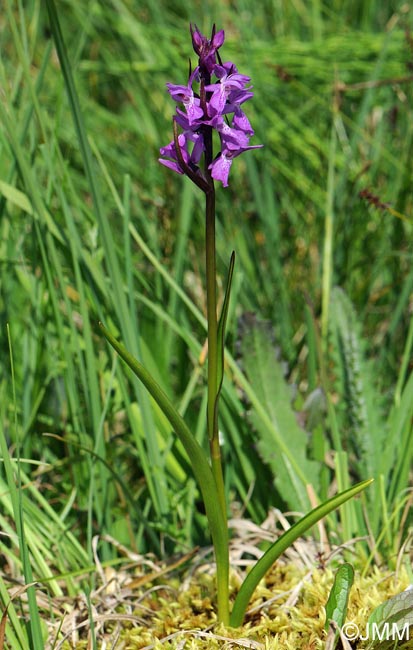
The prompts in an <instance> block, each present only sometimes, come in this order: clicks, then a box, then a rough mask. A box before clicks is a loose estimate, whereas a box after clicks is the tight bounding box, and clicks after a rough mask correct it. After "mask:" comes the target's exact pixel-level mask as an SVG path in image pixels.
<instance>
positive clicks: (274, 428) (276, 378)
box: [240, 317, 320, 510]
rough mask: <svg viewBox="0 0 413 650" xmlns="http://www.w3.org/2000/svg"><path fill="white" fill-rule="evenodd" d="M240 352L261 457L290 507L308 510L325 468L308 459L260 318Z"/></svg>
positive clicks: (249, 326)
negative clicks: (309, 486)
mask: <svg viewBox="0 0 413 650" xmlns="http://www.w3.org/2000/svg"><path fill="white" fill-rule="evenodd" d="M240 346H241V355H242V366H243V369H244V372H245V374H246V376H247V379H248V382H249V383H250V385H251V388H252V390H253V392H254V396H256V398H257V401H256V402H254V403H253V404H252V406H251V410H250V414H249V415H250V419H251V422H252V424H253V426H254V427H255V429H256V431H257V434H258V441H257V449H258V452H259V453H260V455H261V457H262V459H263V460H264V462H266V463H267V464H268V465H269V467H270V469H271V470H272V472H273V474H274V477H275V479H274V481H275V484H276V486H277V489H278V491H279V492H280V494H281V496H282V498H283V499H284V501H285V502H286V503H287V504H288V507H289V508H291V509H292V510H296V509H299V510H307V509H308V507H309V502H308V497H307V492H306V485H307V484H309V483H311V484H312V486H313V488H314V490H315V491H316V492H317V490H318V483H319V471H320V466H319V464H318V463H317V462H315V461H312V460H309V459H308V458H307V456H306V448H307V444H308V436H307V433H306V432H305V431H304V429H302V428H301V426H300V425H299V424H298V421H297V418H296V414H295V412H294V410H293V408H292V405H291V400H292V390H291V387H290V386H289V385H288V384H287V382H286V381H285V379H284V369H283V366H282V363H281V362H280V361H279V360H278V359H277V354H276V349H275V347H274V345H273V342H272V335H271V331H270V329H269V327H268V324H267V323H263V322H260V321H257V319H256V318H255V317H248V318H246V319H244V324H243V331H242V333H241V339H240Z"/></svg>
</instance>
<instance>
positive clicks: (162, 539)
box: [0, 0, 413, 650]
mask: <svg viewBox="0 0 413 650" xmlns="http://www.w3.org/2000/svg"><path fill="white" fill-rule="evenodd" d="M56 4H57V8H58V17H59V21H60V25H61V29H62V35H63V38H64V41H65V43H66V48H67V52H68V59H69V65H70V69H71V72H72V75H73V78H74V82H75V86H74V87H73V88H71V87H70V86H68V81H67V79H66V80H65V79H64V76H63V74H62V67H61V63H59V59H58V57H57V53H56V49H55V41H54V40H53V39H52V34H51V30H50V25H49V19H48V15H47V11H46V5H45V3H43V2H41V0H29V1H28V2H26V3H21V2H20V1H18V2H13V1H12V0H5V3H4V10H3V12H2V15H1V16H0V27H1V29H0V39H1V48H0V51H1V61H0V87H1V101H0V125H1V126H0V146H1V156H0V231H1V237H0V262H1V268H2V273H1V276H0V314H1V320H0V322H1V328H0V345H1V350H2V360H3V361H2V364H1V374H0V394H1V398H2V399H1V400H0V440H1V455H2V458H3V463H2V466H1V468H0V495H1V497H0V498H1V508H0V523H1V529H2V535H1V537H0V545H1V546H0V548H1V553H2V556H3V560H2V572H1V575H0V598H1V600H2V602H3V604H4V605H6V604H7V603H9V605H8V609H7V626H6V628H5V631H6V638H7V643H8V645H9V647H11V648H26V647H31V648H36V650H37V649H38V648H39V649H40V648H42V647H43V641H42V638H43V636H44V634H45V631H44V629H43V627H42V622H41V618H40V617H39V615H38V613H37V612H38V608H39V606H40V607H42V608H43V607H44V604H42V603H40V605H39V594H41V593H45V594H47V597H48V598H49V602H50V603H52V602H53V600H54V599H58V598H59V597H61V596H62V595H63V593H64V594H65V595H68V596H69V597H72V598H75V597H76V596H78V595H79V593H82V594H84V598H85V601H86V603H87V608H88V610H89V612H91V611H92V601H91V597H90V594H94V593H95V587H96V583H97V580H98V578H97V569H98V568H99V567H100V566H102V567H104V568H106V569H108V568H109V567H111V566H113V567H116V570H117V571H119V572H120V571H121V570H123V569H122V565H124V564H126V565H127V564H128V563H129V561H130V557H129V555H128V554H125V551H124V550H122V549H124V548H127V549H129V550H130V552H134V553H139V554H140V555H143V554H145V553H153V554H155V556H156V557H158V558H165V557H170V556H171V555H174V554H185V553H187V552H189V550H190V549H192V548H193V547H194V546H195V545H201V546H205V545H207V544H209V543H210V540H209V536H208V529H207V526H206V520H205V515H204V512H203V510H202V507H201V504H200V498H199V493H198V490H197V487H196V484H195V482H194V480H193V476H192V473H191V469H190V467H189V463H188V459H187V457H186V455H185V451H184V450H183V448H182V446H181V445H180V443H179V442H177V440H176V439H175V437H174V436H173V435H172V433H171V427H170V425H169V423H168V421H167V419H166V418H165V416H164V414H163V413H162V412H161V410H160V409H159V407H158V406H157V404H156V403H155V402H154V401H153V400H152V399H151V398H149V397H148V395H147V394H146V393H145V391H144V389H143V388H142V386H141V385H140V383H139V382H138V380H137V379H136V378H135V377H134V376H133V375H132V374H129V372H128V370H126V369H125V366H124V365H123V364H122V363H121V362H120V360H119V358H118V357H117V356H116V355H114V354H113V352H112V351H111V349H110V348H109V347H108V345H107V343H106V341H105V340H104V338H103V336H102V333H101V331H100V329H99V327H98V322H99V321H103V322H104V323H105V324H106V325H107V327H108V328H109V329H110V331H112V332H113V333H114V335H115V336H116V338H118V339H121V340H122V341H123V342H124V343H125V345H126V347H127V348H128V349H129V350H130V351H131V352H132V353H133V354H134V355H135V356H136V357H137V358H138V359H139V360H140V361H142V362H143V364H144V366H145V367H146V368H147V369H148V370H149V371H150V372H151V374H152V375H153V376H154V377H155V379H156V380H157V382H158V383H159V384H160V386H161V387H162V388H163V389H164V391H165V392H166V394H167V395H168V396H169V397H170V399H171V400H172V402H173V404H174V405H175V406H176V407H177V409H178V410H179V412H180V414H181V415H183V416H185V419H186V421H187V422H188V423H189V425H190V428H191V430H192V431H195V435H196V438H197V440H198V442H199V443H200V444H201V445H205V443H206V429H205V411H206V400H207V393H206V385H205V377H206V368H205V337H206V320H205V313H206V296H205V293H204V287H205V275H204V273H205V271H204V262H203V257H204V256H203V247H204V235H203V229H204V224H203V217H202V214H203V212H202V197H199V195H198V192H197V191H196V188H194V187H193V186H192V185H191V183H190V182H189V180H188V179H182V178H176V177H174V176H173V175H172V174H170V173H168V170H165V169H164V168H163V167H162V166H161V165H159V163H158V157H159V147H160V146H162V145H164V144H165V143H166V142H168V140H169V139H170V133H171V118H172V110H171V105H170V102H169V98H168V95H167V93H166V89H165V83H166V82H167V81H174V82H175V81H176V80H177V78H178V79H179V78H185V75H186V74H187V69H188V58H189V57H192V55H193V53H192V52H191V51H190V50H189V48H188V43H189V22H190V21H192V22H196V23H197V24H198V26H199V27H200V29H202V30H204V31H205V32H207V33H208V32H209V31H210V28H211V24H212V23H213V22H215V23H216V25H217V27H218V28H221V27H222V28H224V29H225V32H226V45H225V47H226V54H227V55H228V56H229V58H233V59H235V58H236V60H237V64H239V67H240V69H241V67H242V70H243V72H246V73H248V74H249V75H250V76H251V77H252V79H253V82H254V93H255V95H254V101H253V102H251V111H252V113H253V116H252V117H251V121H252V122H253V125H254V128H255V131H256V142H260V143H264V144H265V147H264V149H263V150H262V151H261V152H260V154H259V156H258V155H253V153H246V154H245V156H243V157H242V158H240V159H237V165H235V164H234V166H233V169H232V170H231V184H230V187H229V188H227V189H225V190H223V189H221V188H220V189H219V191H218V198H217V217H218V223H217V247H218V250H217V254H218V275H219V277H220V278H221V281H222V284H221V285H220V286H219V297H220V300H221V302H222V299H223V294H224V288H223V285H224V283H225V276H226V272H227V265H228V259H229V256H230V253H231V251H232V250H235V251H236V255H237V261H236V267H235V272H234V278H233V285H232V294H231V304H230V308H229V313H228V319H227V354H226V368H225V378H224V383H223V387H222V396H221V421H220V431H221V435H222V439H223V441H224V444H223V446H222V450H223V455H224V459H223V460H224V468H225V490H226V500H227V502H229V503H231V514H232V515H234V516H238V515H240V514H241V515H242V516H245V517H248V519H250V520H251V521H252V522H255V523H260V522H262V521H263V519H264V518H265V517H266V516H267V513H268V512H269V511H270V510H271V509H272V508H277V509H279V510H281V511H285V510H288V511H293V512H297V511H298V512H301V513H302V512H306V511H308V510H309V509H310V507H311V506H314V505H316V503H319V502H321V501H323V500H325V499H326V498H328V497H329V496H331V494H333V493H335V492H336V491H337V490H339V491H341V490H344V489H347V488H349V487H350V485H353V484H354V483H355V482H356V481H359V480H360V481H361V480H366V479H368V478H370V477H372V478H374V479H375V481H374V484H373V485H372V486H370V487H369V488H368V490H366V492H365V494H364V495H363V497H362V498H361V499H359V500H354V501H352V502H348V503H347V504H346V505H345V506H343V507H342V509H341V510H340V512H339V513H336V514H330V515H329V518H328V519H327V520H326V523H325V528H322V529H321V533H320V532H319V533H318V534H321V541H322V542H325V540H326V538H328V539H329V540H330V543H333V544H341V543H344V542H346V541H348V540H350V539H352V538H355V537H361V538H363V540H362V541H360V543H359V544H358V545H357V546H356V552H355V555H354V556H353V561H354V562H355V564H356V566H357V568H358V570H359V571H361V572H362V573H363V574H367V573H368V571H369V569H370V567H371V565H372V564H373V563H374V564H376V565H379V566H385V567H387V569H389V570H392V569H394V568H395V567H396V563H397V562H398V561H404V559H406V564H407V555H406V556H403V552H404V551H406V552H407V550H408V545H409V535H410V534H411V533H410V531H411V526H412V520H411V512H412V510H411V499H412V496H411V494H412V493H411V481H412V476H411V460H412V457H413V435H412V422H413V419H412V416H413V413H412V411H413V395H412V392H413V375H412V372H411V362H410V360H411V355H412V343H413V325H412V320H411V318H410V312H411V296H412V285H413V270H412V269H413V265H412V253H411V247H410V246H409V242H410V239H411V236H412V230H413V227H412V193H411V185H412V168H411V162H410V161H411V159H412V149H413V147H412V142H413V139H412V136H413V126H412V125H413V119H412V108H411V107H412V92H413V91H412V80H413V76H412V75H413V72H412V68H413V39H412V36H411V29H412V15H411V9H410V7H409V5H408V4H407V3H402V2H389V3H385V4H384V3H379V2H378V1H376V0H368V1H366V2H363V3H353V2H351V1H350V0H348V1H347V2H344V3H343V2H338V1H337V2H336V1H335V0H334V1H333V2H329V3H324V4H322V3H320V2H317V1H316V0H314V1H313V2H311V3H310V2H309V3H301V4H300V5H298V4H296V3H293V2H286V1H285V2H283V1H282V0H279V1H278V2H274V3H267V2H263V3H262V4H261V5H258V6H257V3H255V4H254V3H251V2H248V1H247V0H243V1H242V2H241V1H240V2H238V3H235V4H234V3H229V2H227V1H224V2H221V3H218V2H215V1H213V0H209V1H208V2H205V3H203V4H202V6H201V5H200V6H198V5H196V6H195V7H194V6H193V3H189V2H185V1H183V2H180V3H174V2H170V3H167V2H165V3H164V2H159V1H157V2H151V1H150V0H144V1H142V2H139V3H138V2H134V1H133V0H129V1H127V0H111V1H110V2H107V3H100V2H91V3H82V2H78V1H76V0H72V1H71V2H60V1H59V2H57V3H56ZM303 5H304V6H303ZM327 5H328V6H327ZM235 54H236V57H235ZM232 55H234V56H232ZM177 69H178V70H179V74H178V75H177V74H176V71H177ZM75 96H77V97H78V98H79V105H80V112H77V110H76V106H75V104H74V102H73V98H74V97H75ZM82 125H83V126H82ZM86 138H87V141H88V145H89V146H87V144H86ZM89 148H90V152H91V154H89V153H88V152H89ZM309 486H310V487H309ZM293 520H294V517H293V518H292V520H291V523H292V522H293ZM261 547H262V550H264V548H265V544H262V545H261ZM100 563H102V564H101V565H100ZM108 570H109V569H108ZM406 570H407V569H406ZM10 580H12V581H13V580H15V581H17V582H18V584H21V585H23V584H25V585H31V584H32V583H33V582H34V581H37V584H38V585H39V584H40V585H41V587H38V588H37V587H36V588H34V587H33V586H29V587H24V588H23V592H25V591H26V590H27V600H28V606H29V608H30V625H29V626H28V628H26V627H25V626H24V625H23V623H22V621H21V619H20V615H19V612H20V609H19V608H20V607H21V606H22V607H23V606H24V607H25V605H22V604H21V603H20V600H21V599H22V600H24V598H23V596H25V593H23V592H20V591H17V595H16V596H15V600H14V601H13V602H10V593H9V591H8V590H9V589H10V586H11V585H10ZM36 596H37V597H36ZM46 610H47V612H48V613H47V616H48V617H49V618H52V617H53V616H56V612H54V611H53V607H51V606H50V607H49V606H46ZM3 621H4V622H3V623H2V624H1V625H0V639H1V634H2V631H3V630H4V625H6V618H4V619H3ZM321 627H322V626H321ZM92 636H93V634H92ZM56 638H57V637H56Z"/></svg>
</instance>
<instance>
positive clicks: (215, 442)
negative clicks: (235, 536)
mask: <svg viewBox="0 0 413 650" xmlns="http://www.w3.org/2000/svg"><path fill="white" fill-rule="evenodd" d="M205 197H206V203H205V219H206V221H205V230H206V234H205V263H206V292H207V321H208V406H207V430H208V439H209V446H210V454H211V468H212V474H213V476H214V480H215V486H216V489H217V493H218V502H219V507H220V508H221V511H222V516H223V518H224V520H225V521H226V520H227V509H226V502H225V488H224V477H223V472H222V460H221V449H220V444H219V431H218V409H217V400H218V392H219V384H218V322H217V291H216V249H215V188H214V184H213V181H212V179H210V190H209V191H208V192H206V193H205ZM226 556H227V557H226V565H227V572H226V574H225V573H224V571H220V572H218V570H217V600H218V619H219V620H220V621H221V622H223V623H225V622H226V621H227V620H228V618H227V617H228V611H229V610H228V607H229V552H228V531H227V546H226ZM217 569H218V567H217Z"/></svg>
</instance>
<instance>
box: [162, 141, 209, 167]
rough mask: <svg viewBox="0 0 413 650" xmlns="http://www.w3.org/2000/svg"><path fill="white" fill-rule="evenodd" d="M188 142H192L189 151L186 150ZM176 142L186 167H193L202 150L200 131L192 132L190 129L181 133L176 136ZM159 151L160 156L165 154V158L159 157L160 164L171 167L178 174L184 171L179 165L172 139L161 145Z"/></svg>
mask: <svg viewBox="0 0 413 650" xmlns="http://www.w3.org/2000/svg"><path fill="white" fill-rule="evenodd" d="M189 142H193V143H194V146H193V148H192V152H191V153H189V151H188V143H189ZM178 144H179V149H180V152H181V154H182V159H183V161H184V163H185V164H186V165H188V167H192V168H194V169H195V168H196V167H197V165H198V163H199V161H200V159H201V156H202V154H203V152H204V140H203V137H202V135H201V134H200V133H194V132H191V131H187V132H185V133H181V134H180V135H179V136H178ZM159 151H160V153H161V155H162V156H165V157H166V158H167V160H164V159H163V158H159V162H160V163H161V164H162V165H165V167H169V169H172V170H173V171H175V172H178V174H184V173H185V172H184V170H183V169H182V167H181V165H180V162H179V158H178V154H177V152H176V146H175V141H174V140H172V142H170V143H169V144H168V145H167V146H166V147H161V149H160V150H159ZM169 158H172V160H168V159H169Z"/></svg>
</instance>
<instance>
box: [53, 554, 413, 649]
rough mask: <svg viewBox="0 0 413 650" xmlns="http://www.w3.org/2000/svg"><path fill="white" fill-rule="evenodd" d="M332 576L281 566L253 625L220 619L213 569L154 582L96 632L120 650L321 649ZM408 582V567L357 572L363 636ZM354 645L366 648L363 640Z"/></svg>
mask: <svg viewBox="0 0 413 650" xmlns="http://www.w3.org/2000/svg"><path fill="white" fill-rule="evenodd" d="M333 579H334V569H332V568H330V567H328V568H325V569H320V568H313V569H311V570H309V569H308V568H303V567H299V566H297V565H294V564H287V565H285V564H278V565H276V566H275V567H274V568H273V570H272V571H271V572H270V573H269V574H268V575H267V576H266V579H265V581H262V583H261V584H260V586H259V588H258V589H257V592H256V594H255V597H254V599H253V601H252V602H251V605H250V608H249V615H248V617H247V620H246V623H245V625H244V626H243V627H241V628H239V629H226V628H224V627H223V626H222V625H218V624H217V621H216V615H215V609H214V594H215V586H214V578H213V576H212V574H211V572H210V571H209V570H208V571H205V572H204V571H200V570H198V571H197V572H196V573H195V574H193V575H191V576H190V577H189V578H188V580H184V581H183V580H182V576H181V577H174V578H172V579H170V580H168V581H167V582H163V583H162V584H155V583H152V584H151V585H145V589H143V588H142V589H141V590H140V591H138V592H136V593H133V594H130V595H129V598H128V602H129V603H130V604H132V608H131V609H130V610H129V611H130V614H131V618H132V619H133V620H129V621H125V622H124V623H122V622H117V623H113V621H112V622H110V618H108V624H107V625H106V626H104V627H101V628H100V629H99V630H98V632H97V646H98V648H104V647H116V649H117V650H143V649H144V648H145V649H146V650H149V648H151V650H152V649H153V650H158V649H159V650H160V649H162V650H204V649H205V650H206V649H208V650H213V649H214V648H227V649H232V648H233V649H235V648H252V649H257V650H258V649H259V650H297V649H299V650H317V649H319V648H320V649H321V648H324V645H325V638H326V634H325V632H324V622H325V609H324V605H325V603H326V601H327V598H328V594H329V591H330V589H331V586H332V584H333ZM233 582H234V583H235V582H236V580H235V579H234V580H233ZM408 584H409V580H408V576H407V574H406V573H405V572H404V571H401V572H400V573H399V575H398V576H397V578H396V577H395V576H394V574H391V573H390V572H387V571H381V570H379V569H373V570H372V571H371V573H370V574H369V575H368V576H367V577H360V575H359V576H356V579H355V583H354V586H353V588H352V591H351V597H350V602H349V610H348V616H347V620H348V621H352V622H354V623H355V624H356V625H357V626H358V627H359V630H360V633H364V631H365V626H366V622H367V619H368V616H369V615H370V613H371V611H372V610H373V609H374V608H375V607H376V606H377V605H379V604H380V603H382V602H383V601H385V600H386V599H388V598H390V597H391V596H393V595H395V594H396V593H399V592H401V591H402V590H403V589H405V588H406V587H407V585H408ZM234 590H235V587H234ZM118 611H119V610H118ZM123 611H124V607H123ZM115 637H116V639H117V640H116V644H115V645H113V640H114V639H115ZM105 642H106V643H107V645H105ZM62 647H63V648H67V649H69V648H73V647H75V648H76V649H81V648H83V647H85V645H84V644H82V643H81V642H79V643H78V644H77V645H75V646H71V645H66V646H62ZM353 647H354V648H362V647H363V646H362V644H361V642H360V643H359V645H357V642H356V643H355V644H354V645H353Z"/></svg>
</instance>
